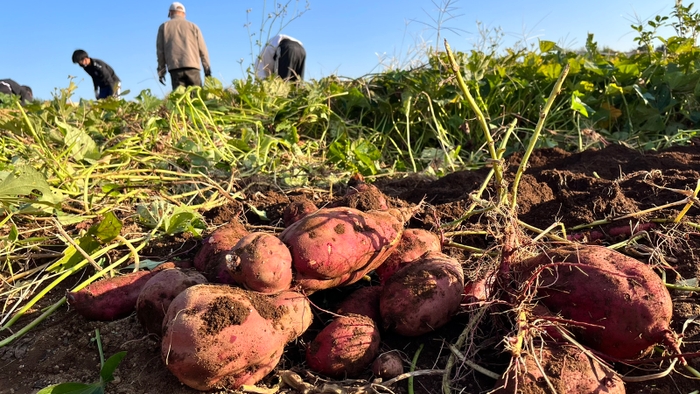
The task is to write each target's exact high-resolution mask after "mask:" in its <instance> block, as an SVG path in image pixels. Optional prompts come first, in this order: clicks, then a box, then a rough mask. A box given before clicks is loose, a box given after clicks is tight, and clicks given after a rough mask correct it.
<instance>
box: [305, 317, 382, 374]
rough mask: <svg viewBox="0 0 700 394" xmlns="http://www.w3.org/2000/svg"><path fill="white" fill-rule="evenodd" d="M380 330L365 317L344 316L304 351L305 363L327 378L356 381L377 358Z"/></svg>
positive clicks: (333, 322)
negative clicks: (348, 378)
mask: <svg viewBox="0 0 700 394" xmlns="http://www.w3.org/2000/svg"><path fill="white" fill-rule="evenodd" d="M380 342H381V339H380V337H379V327H378V326H377V324H376V323H375V322H374V321H373V320H372V319H370V318H369V317H367V316H361V315H353V314H350V315H347V316H341V317H338V318H336V319H335V320H333V321H332V322H331V323H330V324H329V325H327V326H326V327H325V328H324V329H323V330H321V331H320V332H319V333H318V335H317V336H316V338H315V339H314V340H313V341H312V342H311V344H309V346H308V347H307V348H306V363H307V364H308V366H309V368H311V369H312V370H314V371H316V372H318V373H321V374H324V375H326V376H330V377H336V378H339V377H343V376H347V377H356V376H358V375H359V374H361V373H362V372H363V371H364V370H365V369H366V368H367V367H368V366H369V365H370V363H371V362H372V360H374V358H375V357H377V353H378V352H379V344H380Z"/></svg>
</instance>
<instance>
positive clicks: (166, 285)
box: [136, 268, 207, 336]
mask: <svg viewBox="0 0 700 394" xmlns="http://www.w3.org/2000/svg"><path fill="white" fill-rule="evenodd" d="M203 283H207V278H205V277H204V275H202V274H200V273H199V272H197V271H194V270H180V269H176V268H171V269H165V270H162V271H160V272H158V273H156V274H155V275H153V276H152V277H151V279H149V280H148V282H146V284H145V285H144V286H143V289H142V290H141V293H139V297H138V299H137V301H136V317H137V318H138V319H139V322H140V323H141V325H142V326H143V327H144V328H145V329H146V331H148V332H149V333H152V334H156V335H158V336H160V335H161V334H162V331H163V319H164V318H165V314H166V312H167V311H168V307H169V306H170V303H171V302H172V300H173V299H174V298H175V297H176V296H177V295H178V294H180V293H182V292H183V291H185V289H187V288H188V287H191V286H194V285H199V284H203Z"/></svg>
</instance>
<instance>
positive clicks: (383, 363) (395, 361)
mask: <svg viewBox="0 0 700 394" xmlns="http://www.w3.org/2000/svg"><path fill="white" fill-rule="evenodd" d="M372 373H373V374H374V376H377V377H380V378H382V379H392V378H395V377H397V376H399V375H401V374H402V373H403V359H401V355H399V353H398V352H397V351H395V350H392V351H390V352H386V353H382V354H380V355H379V357H377V359H376V360H374V362H373V363H372Z"/></svg>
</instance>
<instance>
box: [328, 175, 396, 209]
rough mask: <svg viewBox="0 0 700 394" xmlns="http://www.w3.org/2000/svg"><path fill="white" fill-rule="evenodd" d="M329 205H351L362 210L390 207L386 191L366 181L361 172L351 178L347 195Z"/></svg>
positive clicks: (350, 206)
mask: <svg viewBox="0 0 700 394" xmlns="http://www.w3.org/2000/svg"><path fill="white" fill-rule="evenodd" d="M328 207H329V208H333V207H349V208H355V209H358V210H360V211H372V210H385V209H389V205H388V204H387V197H386V196H385V195H384V193H382V191H381V190H379V188H377V187H376V186H374V185H372V184H369V183H366V182H365V180H364V178H363V177H362V175H360V174H355V175H353V176H352V177H351V178H350V180H349V181H348V188H347V190H346V191H345V195H344V196H343V197H341V198H339V199H337V200H335V201H333V202H332V203H331V204H330V205H329V206H328Z"/></svg>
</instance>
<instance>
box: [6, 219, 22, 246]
mask: <svg viewBox="0 0 700 394" xmlns="http://www.w3.org/2000/svg"><path fill="white" fill-rule="evenodd" d="M17 239H19V231H18V230H17V226H15V224H14V223H12V224H11V226H10V234H8V236H7V240H8V241H10V242H12V243H14V242H17Z"/></svg>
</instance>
